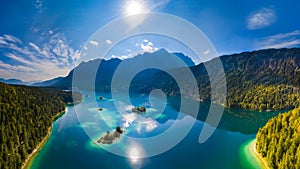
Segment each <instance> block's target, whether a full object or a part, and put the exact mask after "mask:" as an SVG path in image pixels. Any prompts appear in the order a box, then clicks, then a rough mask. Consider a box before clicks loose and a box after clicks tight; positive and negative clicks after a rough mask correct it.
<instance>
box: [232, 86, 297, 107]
mask: <svg viewBox="0 0 300 169" xmlns="http://www.w3.org/2000/svg"><path fill="white" fill-rule="evenodd" d="M232 100H234V101H236V102H238V106H239V107H242V108H244V109H251V110H259V111H266V110H284V109H286V110H291V109H294V108H296V107H299V106H300V90H299V89H298V88H296V87H293V86H288V85H273V86H265V85H258V86H255V87H253V88H252V89H249V90H246V92H245V93H244V94H242V95H241V96H239V97H234V98H230V99H229V102H230V101H232Z"/></svg>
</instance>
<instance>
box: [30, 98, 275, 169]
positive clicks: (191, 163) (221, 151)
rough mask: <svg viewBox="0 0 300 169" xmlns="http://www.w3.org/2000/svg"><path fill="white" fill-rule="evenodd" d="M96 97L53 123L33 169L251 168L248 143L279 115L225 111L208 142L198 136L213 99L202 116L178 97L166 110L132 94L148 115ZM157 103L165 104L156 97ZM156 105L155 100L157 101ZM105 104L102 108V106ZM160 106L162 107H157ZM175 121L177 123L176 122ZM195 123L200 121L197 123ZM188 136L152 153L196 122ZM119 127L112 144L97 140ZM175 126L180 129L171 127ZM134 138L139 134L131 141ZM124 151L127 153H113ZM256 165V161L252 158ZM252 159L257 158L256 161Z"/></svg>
mask: <svg viewBox="0 0 300 169" xmlns="http://www.w3.org/2000/svg"><path fill="white" fill-rule="evenodd" d="M99 96H103V97H105V99H104V100H99V99H97V100H96V101H97V105H95V104H93V102H94V101H95V100H94V98H92V97H88V98H84V100H83V102H82V103H81V104H78V105H76V106H75V107H67V111H66V113H65V114H64V115H63V116H62V117H61V118H59V119H58V120H57V121H55V122H54V123H53V131H52V134H51V136H50V138H49V140H48V141H47V143H46V144H45V145H44V147H43V148H42V150H41V151H40V152H39V154H38V155H37V156H36V157H35V159H34V160H33V162H32V165H31V167H30V168H33V169H40V168H42V169H63V168H72V169H82V168H85V169H96V168H97V169H99V168H103V169H116V168H117V169H118V168H122V169H127V168H133V169H137V168H149V169H152V168H164V169H168V168H170V169H177V168H178V169H182V168H184V169H185V168H189V169H199V168H205V169H206V168H208V169H210V168H211V169H215V168H222V169H239V168H241V169H243V168H251V166H255V167H257V166H259V165H255V164H254V165H251V163H247V161H249V160H248V159H249V156H248V155H247V152H245V143H247V142H249V140H252V139H253V138H255V133H256V131H257V129H258V128H259V127H261V126H262V125H263V124H264V123H265V122H266V120H267V119H269V118H270V117H272V116H274V115H276V114H277V113H269V114H266V113H261V112H255V111H245V110H241V109H226V110H225V113H224V114H223V118H222V120H221V122H220V124H219V126H218V128H217V129H216V131H215V132H214V134H213V135H212V136H211V137H210V138H209V139H208V140H207V141H206V142H204V143H202V144H200V143H199V142H198V138H199V134H200V132H201V129H202V127H203V124H204V122H203V121H201V120H204V119H205V117H206V115H207V110H208V108H209V104H210V103H201V106H200V111H199V115H198V119H200V120H196V119H195V118H194V117H191V116H189V115H187V114H185V113H180V112H178V111H177V108H176V105H177V103H176V98H171V99H169V102H168V104H167V105H166V107H165V110H164V111H163V112H159V111H158V110H157V109H155V106H154V107H153V106H151V107H150V105H151V104H150V103H149V101H148V98H147V97H146V96H145V95H136V96H132V97H131V98H130V99H131V101H132V103H133V104H134V105H135V106H139V105H144V106H146V107H147V113H146V114H145V115H137V114H132V113H131V112H130V108H131V107H130V105H127V104H125V103H122V100H113V99H111V96H110V95H108V94H103V93H101V94H100V93H98V94H97V98H99ZM114 103H120V104H122V105H121V106H123V108H124V112H122V113H121V114H122V115H121V114H120V113H118V111H117V109H116V107H115V105H114ZM155 103H157V104H159V103H160V101H159V100H156V102H155ZM152 104H153V102H152ZM99 107H101V108H103V110H102V111H99V110H98V108H99ZM158 107H160V105H158ZM175 122H176V125H174V124H175ZM194 122H195V123H194ZM193 123H194V125H193V126H192V128H191V130H190V131H189V132H188V133H187V135H186V136H185V137H184V138H183V139H182V140H181V141H180V142H179V143H178V144H176V146H174V147H173V148H171V149H169V150H168V151H166V152H164V153H162V154H158V155H155V156H151V157H146V158H139V157H141V156H147V155H149V154H150V153H151V152H152V151H153V152H156V151H157V150H158V149H161V147H162V146H168V144H171V143H172V141H174V140H172V139H174V138H177V135H180V134H181V133H180V132H181V131H182V130H184V128H186V126H188V125H189V124H193ZM116 126H121V127H122V128H124V129H125V133H124V135H123V136H122V137H121V138H120V139H119V140H117V142H116V143H115V144H113V145H102V144H98V143H96V141H97V140H98V139H99V138H100V137H101V136H103V135H104V134H105V133H106V131H110V132H112V131H113V130H114V128H115V127H116ZM174 126H175V127H176V128H175V130H174V131H175V132H174V131H173V132H172V131H170V130H169V129H171V128H174ZM166 131H168V132H169V131H170V132H171V133H170V135H171V136H172V137H168V138H165V139H163V140H162V141H160V142H154V141H153V142H143V141H140V140H142V139H148V138H155V137H158V136H161V135H162V134H164V133H165V132H166ZM131 138H137V140H134V141H132V139H131ZM116 152H118V153H120V154H121V155H123V156H124V155H125V157H123V156H119V155H116V154H114V153H116ZM253 161H254V163H255V160H253ZM252 163H253V162H252Z"/></svg>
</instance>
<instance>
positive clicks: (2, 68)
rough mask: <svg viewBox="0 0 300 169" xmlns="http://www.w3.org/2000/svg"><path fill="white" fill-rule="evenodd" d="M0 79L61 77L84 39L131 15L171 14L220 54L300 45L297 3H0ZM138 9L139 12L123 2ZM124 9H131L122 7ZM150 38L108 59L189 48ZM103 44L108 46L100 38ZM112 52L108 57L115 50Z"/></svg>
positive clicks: (131, 42)
mask: <svg viewBox="0 0 300 169" xmlns="http://www.w3.org/2000/svg"><path fill="white" fill-rule="evenodd" d="M0 3H1V5H0V22H1V26H0V58H1V59H0V77H2V78H5V79H8V78H17V79H21V80H23V81H36V80H46V79H51V78H54V77H57V76H65V75H67V74H68V72H69V71H70V69H72V68H73V67H74V66H75V65H76V64H77V60H78V59H79V57H80V50H81V48H82V47H83V46H84V44H85V43H86V41H87V40H88V39H89V37H90V36H91V35H92V34H93V33H94V32H95V31H97V30H98V29H100V28H101V27H103V26H104V25H106V24H108V23H110V22H112V21H113V20H116V19H119V18H121V17H124V16H126V15H130V14H134V13H132V10H137V11H136V12H162V13H168V14H172V15H175V16H178V17H181V18H183V19H186V20H187V21H189V22H191V23H192V24H194V25H195V26H197V27H198V28H199V29H200V30H202V32H203V33H205V34H206V36H207V37H208V38H209V39H210V41H211V42H212V44H213V45H214V46H215V48H216V50H217V52H218V53H219V54H220V55H223V54H231V53H237V52H242V51H252V50H258V49H265V48H282V47H299V46H300V17H299V16H300V10H299V6H300V2H298V1H296V0H287V1H271V0H263V1H262V0H243V1H242V0H240V1H233V0H227V1H224V0H211V1H201V0H185V1H183V0H148V1H146V0H109V1H108V0H86V1H80V0H14V1H5V0H0ZM132 4H138V6H139V7H138V9H134V8H132V7H131V8H130V5H131V6H132ZM129 9H131V11H130V10H129ZM169 41H170V40H166V39H164V38H158V37H155V36H152V37H151V36H144V37H143V36H141V37H136V38H131V39H130V40H128V41H127V42H126V43H123V44H121V45H120V46H117V47H116V48H115V50H114V51H112V52H111V53H110V56H111V55H113V57H120V58H127V57H131V56H133V55H135V54H138V53H143V52H145V51H147V52H153V51H155V50H157V49H159V48H166V49H168V50H169V51H181V52H183V53H185V54H187V55H190V52H189V50H188V49H186V48H184V47H182V45H180V43H179V42H178V43H177V42H172V43H170V42H169ZM107 43H108V44H109V43H110V42H109V41H107ZM114 52H115V53H114Z"/></svg>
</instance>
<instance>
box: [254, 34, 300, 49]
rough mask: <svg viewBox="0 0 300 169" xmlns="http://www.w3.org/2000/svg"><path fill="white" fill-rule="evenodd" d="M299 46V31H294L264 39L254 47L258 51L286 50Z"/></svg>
mask: <svg viewBox="0 0 300 169" xmlns="http://www.w3.org/2000/svg"><path fill="white" fill-rule="evenodd" d="M297 45H298V46H299V45H300V31H299V30H295V31H292V32H288V33H280V34H276V35H272V36H268V37H265V38H263V39H261V40H260V41H259V42H257V44H256V46H257V47H258V48H259V49H268V48H286V47H295V46H297Z"/></svg>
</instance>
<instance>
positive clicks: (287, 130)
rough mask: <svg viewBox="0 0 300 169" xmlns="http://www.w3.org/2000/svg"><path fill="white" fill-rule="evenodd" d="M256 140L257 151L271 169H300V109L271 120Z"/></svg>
mask: <svg viewBox="0 0 300 169" xmlns="http://www.w3.org/2000/svg"><path fill="white" fill-rule="evenodd" d="M256 138H257V142H256V149H257V151H258V152H259V153H260V154H261V156H262V157H263V158H264V159H266V161H267V163H268V165H269V167H270V168H279V169H281V168H289V169H299V168H300V108H297V109H294V110H292V111H289V112H287V113H284V114H280V115H278V116H277V117H274V118H272V119H270V120H269V121H268V123H267V124H266V125H265V126H264V127H263V128H261V129H260V130H259V131H258V133H257V135H256Z"/></svg>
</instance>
